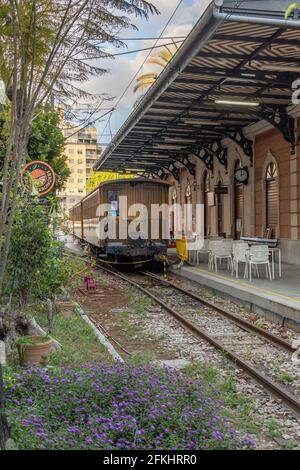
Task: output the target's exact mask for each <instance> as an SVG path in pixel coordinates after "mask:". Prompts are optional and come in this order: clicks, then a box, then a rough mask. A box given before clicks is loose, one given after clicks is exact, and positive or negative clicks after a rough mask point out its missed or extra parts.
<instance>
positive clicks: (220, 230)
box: [216, 181, 224, 236]
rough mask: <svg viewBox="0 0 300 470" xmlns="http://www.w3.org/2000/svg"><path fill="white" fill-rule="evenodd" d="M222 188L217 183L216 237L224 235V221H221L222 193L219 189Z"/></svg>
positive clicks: (220, 183)
mask: <svg viewBox="0 0 300 470" xmlns="http://www.w3.org/2000/svg"><path fill="white" fill-rule="evenodd" d="M222 187H223V184H222V181H219V183H218V185H217V191H216V194H217V229H218V235H219V236H223V235H224V230H223V226H224V221H223V216H224V214H223V212H224V210H223V193H222V190H221V188H222Z"/></svg>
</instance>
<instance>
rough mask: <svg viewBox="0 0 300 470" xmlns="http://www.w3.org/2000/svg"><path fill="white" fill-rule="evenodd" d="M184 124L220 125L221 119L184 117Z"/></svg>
mask: <svg viewBox="0 0 300 470" xmlns="http://www.w3.org/2000/svg"><path fill="white" fill-rule="evenodd" d="M183 122H184V123H185V124H192V125H195V126H220V125H221V124H222V122H221V121H210V120H209V119H184V120H183Z"/></svg>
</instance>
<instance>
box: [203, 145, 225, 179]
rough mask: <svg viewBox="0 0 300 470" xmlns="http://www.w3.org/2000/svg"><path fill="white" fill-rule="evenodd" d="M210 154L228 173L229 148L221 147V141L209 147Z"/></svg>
mask: <svg viewBox="0 0 300 470" xmlns="http://www.w3.org/2000/svg"><path fill="white" fill-rule="evenodd" d="M207 148H208V150H209V152H211V153H212V154H213V155H214V156H215V157H216V158H217V159H218V161H219V162H220V163H221V165H223V166H224V167H225V172H226V173H227V170H228V151H227V148H224V147H223V146H222V145H221V142H220V141H217V142H214V143H213V144H210V145H208V146H207Z"/></svg>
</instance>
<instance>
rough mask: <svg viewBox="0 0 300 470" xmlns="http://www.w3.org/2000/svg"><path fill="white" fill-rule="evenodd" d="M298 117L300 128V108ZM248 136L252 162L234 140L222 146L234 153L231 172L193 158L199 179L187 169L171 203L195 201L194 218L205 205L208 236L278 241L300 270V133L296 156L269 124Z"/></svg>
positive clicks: (286, 258) (286, 259)
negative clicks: (242, 175)
mask: <svg viewBox="0 0 300 470" xmlns="http://www.w3.org/2000/svg"><path fill="white" fill-rule="evenodd" d="M293 115H294V118H295V123H296V124H295V125H296V126H297V129H299V125H300V109H294V110H293ZM245 135H247V137H249V138H251V139H252V140H253V142H254V144H253V150H254V154H253V161H252V162H250V161H249V157H247V156H246V155H245V154H244V153H243V151H242V150H241V148H240V147H238V146H237V145H235V144H233V143H232V142H231V141H230V140H229V139H225V140H224V141H223V142H222V145H223V146H224V147H225V148H227V151H228V165H227V168H225V166H224V165H222V164H221V163H220V162H219V161H218V160H217V159H215V160H214V165H213V169H212V170H209V169H208V168H207V166H206V165H205V163H204V162H202V161H201V160H200V159H199V158H197V157H196V156H195V155H193V154H191V155H190V157H189V159H190V161H191V162H193V163H194V165H195V176H193V175H192V174H191V173H190V172H189V171H188V169H186V168H184V167H182V168H181V169H180V174H179V178H178V181H176V180H175V179H174V178H173V177H172V176H170V177H169V179H168V181H169V183H170V196H169V200H170V204H173V203H174V201H175V200H176V202H178V203H180V204H184V203H187V202H188V199H189V198H190V200H191V202H192V203H193V206H194V217H195V207H196V203H198V204H203V206H204V207H203V214H204V235H205V236H208V237H209V236H218V235H222V236H225V237H227V238H229V237H230V238H231V237H232V238H234V239H239V238H240V237H243V236H244V237H258V238H264V237H270V238H273V239H274V238H275V239H278V240H279V246H280V248H281V251H282V256H283V261H284V262H286V263H290V264H297V265H300V140H299V136H300V134H299V131H298V132H297V133H296V146H295V149H294V150H293V151H291V146H290V145H289V143H288V142H287V141H286V140H284V138H283V136H282V133H281V132H280V131H279V130H276V129H274V127H272V126H271V125H268V124H267V123H266V122H259V123H257V124H255V125H253V126H250V127H248V128H247V129H245ZM241 168H242V169H246V171H247V172H248V178H247V179H246V180H245V182H244V183H240V182H238V181H237V179H236V173H237V170H238V169H241ZM190 193H191V195H190V196H189V194H190ZM268 229H269V230H270V233H269V234H268V233H267V230H268ZM171 230H174V227H172V220H171Z"/></svg>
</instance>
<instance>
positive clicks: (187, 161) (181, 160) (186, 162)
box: [170, 155, 196, 177]
mask: <svg viewBox="0 0 300 470" xmlns="http://www.w3.org/2000/svg"><path fill="white" fill-rule="evenodd" d="M170 158H172V160H175V161H176V162H178V163H181V165H183V166H185V168H186V169H187V170H188V171H189V172H190V174H191V175H192V176H194V177H195V176H196V165H195V164H194V163H192V162H191V161H190V159H189V158H188V157H185V156H184V157H173V155H172V156H171V157H170Z"/></svg>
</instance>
